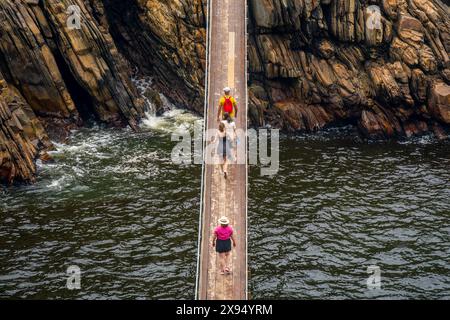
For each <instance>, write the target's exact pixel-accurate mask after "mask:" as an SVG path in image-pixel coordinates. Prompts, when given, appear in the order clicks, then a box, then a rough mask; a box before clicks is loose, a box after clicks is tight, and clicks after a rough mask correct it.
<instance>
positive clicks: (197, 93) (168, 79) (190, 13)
mask: <svg viewBox="0 0 450 320" xmlns="http://www.w3.org/2000/svg"><path fill="white" fill-rule="evenodd" d="M103 5H104V7H103V10H98V12H99V16H100V17H101V18H100V20H101V21H104V23H105V21H109V29H110V31H111V34H112V35H113V37H114V39H115V40H116V43H117V46H118V47H119V48H120V49H121V50H122V52H123V54H124V55H125V56H126V57H127V58H128V59H129V60H130V61H131V62H132V63H133V64H134V65H135V66H137V67H138V68H139V70H140V71H141V72H142V73H144V74H146V75H151V76H152V77H153V78H154V81H155V87H156V88H157V89H158V90H159V91H160V92H161V93H163V94H164V95H165V96H167V97H169V98H170V99H171V100H172V102H173V103H174V104H175V105H177V106H179V107H181V108H188V109H191V110H194V111H196V112H198V113H202V112H203V103H204V92H205V90H204V85H205V83H204V78H205V68H206V18H205V15H206V11H207V7H206V0H203V1H202V0H171V1H166V0H150V1H148V0H128V1H123V0H103Z"/></svg>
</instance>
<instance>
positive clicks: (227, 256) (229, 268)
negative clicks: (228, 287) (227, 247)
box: [225, 251, 231, 272]
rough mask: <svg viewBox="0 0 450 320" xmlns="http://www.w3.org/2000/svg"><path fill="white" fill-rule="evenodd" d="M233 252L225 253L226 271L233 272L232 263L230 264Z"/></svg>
mask: <svg viewBox="0 0 450 320" xmlns="http://www.w3.org/2000/svg"><path fill="white" fill-rule="evenodd" d="M230 257H231V251H229V252H227V253H225V270H228V272H231V263H230Z"/></svg>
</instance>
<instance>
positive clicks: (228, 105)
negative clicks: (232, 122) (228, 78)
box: [223, 96, 233, 113]
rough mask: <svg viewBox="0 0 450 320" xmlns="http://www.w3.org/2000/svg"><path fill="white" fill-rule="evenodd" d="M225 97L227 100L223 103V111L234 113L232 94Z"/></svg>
mask: <svg viewBox="0 0 450 320" xmlns="http://www.w3.org/2000/svg"><path fill="white" fill-rule="evenodd" d="M224 98H225V102H224V104H223V112H228V113H232V112H233V102H232V101H231V96H230V97H224Z"/></svg>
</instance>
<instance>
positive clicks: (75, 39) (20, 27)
mask: <svg viewBox="0 0 450 320" xmlns="http://www.w3.org/2000/svg"><path fill="white" fill-rule="evenodd" d="M75 6H76V7H75ZM71 10H72V11H71ZM93 11H94V10H93V7H92V6H91V3H90V1H82V0H65V1H60V0H46V1H39V0H2V1H1V2H0V71H1V73H2V81H3V83H4V88H5V89H4V91H6V92H7V93H4V94H2V96H1V97H0V103H1V106H2V107H1V108H2V117H1V120H2V122H1V128H2V133H3V134H2V135H0V150H1V154H0V155H1V156H0V168H1V170H0V179H2V180H4V181H7V182H8V183H11V182H14V181H15V180H18V181H26V182H27V181H32V180H33V179H34V173H35V167H34V164H33V161H34V160H35V158H36V157H37V155H38V152H39V150H45V149H46V148H49V147H50V145H51V143H50V142H49V140H48V138H47V135H46V132H48V134H49V135H50V136H51V138H52V139H57V140H62V139H64V138H65V136H67V133H68V131H69V130H70V129H72V128H74V127H77V126H80V125H82V124H83V120H85V119H87V118H91V117H92V118H95V119H96V120H98V121H100V122H104V123H107V124H110V125H114V126H124V125H130V126H131V127H132V128H135V129H136V128H137V123H138V121H139V118H140V117H141V115H142V114H143V101H142V100H141V99H139V98H138V94H137V91H136V89H135V88H134V86H133V85H132V84H131V81H130V78H131V76H130V75H131V68H130V66H129V64H128V62H127V61H126V60H125V59H124V58H123V57H122V56H121V55H120V54H119V52H118V50H117V48H116V46H115V43H114V41H113V39H112V37H111V35H110V34H109V32H108V30H107V29H105V28H104V27H103V26H102V25H100V24H99V23H98V21H97V20H95V18H94V17H93ZM74 17H75V18H74ZM78 17H79V18H80V19H79V20H80V24H79V28H77V24H76V23H77V21H76V20H77V19H76V18H78ZM72 20H74V21H72ZM8 92H9V93H8ZM11 93H13V94H11Z"/></svg>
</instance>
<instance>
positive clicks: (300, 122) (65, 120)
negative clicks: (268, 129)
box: [0, 0, 450, 183]
mask: <svg viewBox="0 0 450 320" xmlns="http://www.w3.org/2000/svg"><path fill="white" fill-rule="evenodd" d="M206 2H207V1H206V0H172V1H166V0H45V1H44V0H1V1H0V72H1V74H2V75H1V88H2V89H1V90H2V94H1V95H0V119H1V123H0V129H1V131H0V180H2V181H6V182H7V183H10V182H13V181H16V180H17V181H32V180H33V177H34V173H35V166H34V160H35V159H36V158H37V157H39V155H41V157H43V158H47V157H46V156H45V151H46V150H49V149H51V148H52V145H51V142H50V139H56V140H61V139H64V137H65V136H67V133H68V132H69V130H70V129H72V128H76V127H78V126H81V125H83V123H84V122H85V121H86V120H88V119H95V120H96V121H99V122H102V123H105V124H108V125H113V126H125V125H129V126H131V127H132V128H135V129H137V123H138V121H139V119H140V117H141V116H142V114H143V111H144V110H143V108H144V107H143V101H142V100H141V99H140V98H139V97H138V94H137V90H136V88H135V87H134V85H133V83H132V82H131V81H130V79H131V73H132V70H133V68H135V67H137V69H138V70H139V72H140V73H141V74H145V75H147V76H151V77H152V78H153V84H154V89H156V90H158V91H160V92H162V93H163V94H165V95H166V96H167V97H169V98H170V99H171V101H172V102H173V103H174V104H176V105H178V106H180V107H183V108H188V109H191V110H194V111H196V112H198V113H201V112H202V110H203V101H204V99H203V95H204V75H205V56H206V53H205V34H206V30H205V26H206V12H207V10H206ZM248 3H249V9H250V10H249V15H250V16H249V18H250V20H249V21H250V26H249V32H250V35H249V45H250V47H249V62H250V66H249V67H250V70H249V72H250V83H249V88H250V92H249V97H250V103H249V116H250V117H249V118H250V124H249V125H253V126H265V125H270V126H272V127H276V128H281V129H283V130H286V131H290V132H300V131H315V130H319V129H321V128H324V127H326V126H330V125H335V124H347V123H353V124H355V125H358V127H359V128H360V131H361V133H362V134H363V135H365V136H367V137H371V138H389V137H394V136H411V135H415V134H421V133H424V132H430V131H432V132H434V133H435V134H436V135H437V136H438V137H445V136H446V134H445V130H447V129H448V128H449V125H450V86H449V85H450V68H449V67H450V61H449V57H448V52H449V50H450V36H449V31H450V19H449V13H448V7H447V6H446V5H445V4H443V3H442V2H441V1H439V0H432V1H430V0H378V1H369V0H249V1H248ZM74 16H76V17H79V18H80V19H79V20H80V24H79V27H77V26H76V24H75V27H74V22H76V21H74ZM224 85H225V84H224Z"/></svg>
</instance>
